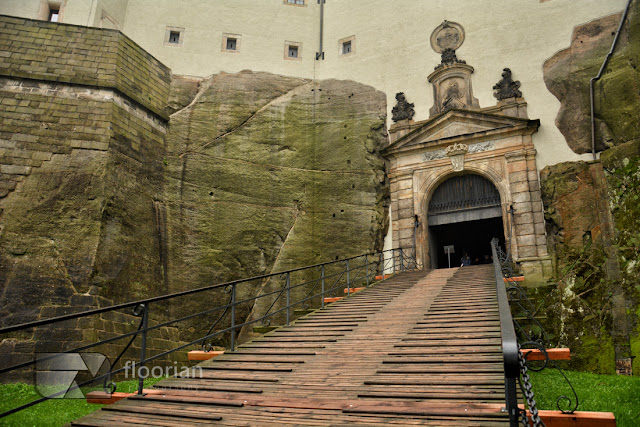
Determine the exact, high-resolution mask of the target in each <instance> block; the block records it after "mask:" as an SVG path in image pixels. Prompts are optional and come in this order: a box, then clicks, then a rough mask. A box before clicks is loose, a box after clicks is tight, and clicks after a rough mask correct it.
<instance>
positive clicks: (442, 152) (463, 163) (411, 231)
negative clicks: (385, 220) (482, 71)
mask: <svg viewBox="0 0 640 427" xmlns="http://www.w3.org/2000/svg"><path fill="white" fill-rule="evenodd" d="M464 37H465V35H464V29H463V27H462V26H461V25H460V24H458V23H455V22H448V21H445V22H443V23H442V24H441V25H440V26H438V27H437V28H436V29H435V30H434V31H433V34H432V35H431V45H432V47H433V49H434V50H435V51H436V52H437V53H440V54H441V55H442V62H441V63H440V64H439V65H437V66H436V67H435V71H433V72H432V73H431V74H430V75H429V76H428V80H429V82H430V83H431V85H432V86H433V93H434V99H435V102H434V105H433V107H432V108H431V109H430V110H429V112H430V118H429V119H427V120H423V121H419V122H414V121H413V120H411V119H410V117H412V116H413V111H412V105H411V106H408V105H407V102H406V100H405V98H404V94H398V96H397V99H398V105H397V106H396V107H395V108H394V113H395V114H394V117H393V120H394V121H395V123H394V124H393V125H392V126H391V127H390V129H389V135H390V145H389V146H388V147H387V148H385V150H384V152H383V153H384V155H385V156H386V157H387V158H389V160H390V169H389V179H390V185H391V212H392V224H393V246H394V247H403V248H414V249H415V251H416V256H417V257H418V259H420V260H422V261H423V263H424V265H426V266H429V267H431V268H438V267H442V266H446V264H444V263H443V262H438V259H439V258H440V259H442V258H443V257H442V255H441V254H443V248H444V246H448V245H450V244H451V243H453V242H456V243H457V245H454V248H455V247H456V246H457V248H458V249H457V250H458V254H457V256H456V257H455V259H456V260H459V259H460V257H461V256H462V253H461V252H463V251H465V250H466V251H469V250H470V248H473V249H474V251H475V252H476V254H475V255H476V256H482V255H484V254H486V253H488V247H487V242H488V241H490V240H491V238H492V237H500V238H501V240H502V241H503V242H504V241H505V236H506V237H507V239H506V244H507V245H510V251H511V253H512V254H513V258H514V261H515V262H517V263H519V264H520V265H521V266H522V269H523V272H524V274H525V275H526V276H527V277H528V278H529V280H530V281H532V282H536V281H537V282H543V281H545V280H547V279H549V278H551V276H552V265H551V257H550V256H549V254H548V251H547V242H546V236H545V227H544V214H543V206H542V199H541V196H540V185H539V182H538V169H537V167H536V160H535V158H536V156H535V155H536V149H535V148H534V146H533V143H532V139H531V135H532V134H533V133H534V132H536V131H537V130H538V128H539V126H540V121H539V120H529V119H528V117H527V109H526V107H527V104H526V102H525V101H524V98H522V93H521V92H520V91H519V90H518V87H519V86H520V83H519V82H516V81H513V80H512V77H511V70H510V69H508V68H505V69H504V72H503V74H502V79H501V80H500V81H499V82H498V83H497V84H496V85H495V86H494V89H495V90H496V92H495V97H496V98H497V99H498V104H497V105H496V106H492V107H487V108H480V106H479V104H478V100H477V99H476V98H475V97H474V96H473V90H472V85H471V74H472V73H473V71H474V69H473V67H472V66H470V65H468V64H466V62H465V61H463V60H459V59H458V58H457V57H456V53H455V51H456V50H457V49H458V48H459V47H460V46H461V45H462V42H463V41H464ZM409 111H410V112H409ZM479 177H482V178H484V179H478V178H479ZM483 181H484V182H483ZM455 183H457V184H458V186H459V187H461V188H460V189H459V191H456V190H455V189H454V188H453V187H452V188H448V189H447V190H448V191H447V190H445V191H443V189H444V188H446V187H447V186H449V187H451V186H452V184H453V185H455ZM483 184H484V185H483ZM479 187H484V188H481V189H480V191H478V188H479ZM439 189H440V192H439V196H440V197H439V198H438V197H437V195H438V190H439ZM496 192H497V193H496ZM494 193H495V195H493V196H492V194H494ZM492 218H496V219H499V220H500V221H497V222H496V221H493V222H490V221H489V220H491V219H492ZM488 221H489V222H488ZM488 226H489V227H490V228H493V230H492V232H493V234H491V233H489V234H487V233H481V232H480V231H481V230H482V229H486V227H488ZM491 226H493V227H491ZM445 228H446V229H445ZM473 229H476V230H477V231H476V232H475V233H474V232H473ZM479 232H480V233H479ZM442 233H444V234H442ZM474 239H476V240H478V239H480V240H481V242H476V241H474Z"/></svg>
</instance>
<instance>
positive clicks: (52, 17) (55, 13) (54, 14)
mask: <svg viewBox="0 0 640 427" xmlns="http://www.w3.org/2000/svg"><path fill="white" fill-rule="evenodd" d="M59 18H60V9H49V22H58V19H59Z"/></svg>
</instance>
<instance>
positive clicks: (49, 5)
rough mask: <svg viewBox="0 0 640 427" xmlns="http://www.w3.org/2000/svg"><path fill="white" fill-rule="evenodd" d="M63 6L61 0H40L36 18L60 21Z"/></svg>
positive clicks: (0, 0)
mask: <svg viewBox="0 0 640 427" xmlns="http://www.w3.org/2000/svg"><path fill="white" fill-rule="evenodd" d="M0 2H2V0H0ZM63 7H64V4H63V2H62V0H49V1H47V0H42V1H41V3H40V9H39V10H38V19H41V20H43V21H49V22H62V15H63V10H62V9H63Z"/></svg>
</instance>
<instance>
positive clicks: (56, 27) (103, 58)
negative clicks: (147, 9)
mask: <svg viewBox="0 0 640 427" xmlns="http://www.w3.org/2000/svg"><path fill="white" fill-rule="evenodd" d="M0 75H1V76H7V77H20V78H28V79H36V80H44V81H52V82H64V83H73V84H80V85H88V86H97V87H103V88H111V89H114V90H116V91H118V92H120V93H122V94H123V95H125V96H126V97H129V98H131V99H132V100H134V101H136V102H138V103H140V104H142V105H143V106H145V107H146V108H148V109H149V110H151V111H153V112H154V113H155V114H157V115H159V116H161V117H163V118H165V119H166V118H167V117H166V115H165V114H164V113H163V109H164V107H165V106H166V104H167V99H168V95H169V83H170V81H171V71H170V70H169V68H167V67H166V66H165V65H163V64H162V63H160V62H159V61H158V60H157V59H155V58H154V57H153V56H152V55H150V54H149V53H147V52H146V51H144V50H143V49H142V48H141V47H140V46H138V45H137V44H136V43H134V42H133V41H132V40H131V39H129V38H128V37H126V36H124V35H123V34H122V33H121V32H119V31H116V30H104V29H98V28H88V27H81V26H77V25H67V24H55V23H50V22H43V21H35V20H29V19H22V18H14V17H9V16H3V15H0Z"/></svg>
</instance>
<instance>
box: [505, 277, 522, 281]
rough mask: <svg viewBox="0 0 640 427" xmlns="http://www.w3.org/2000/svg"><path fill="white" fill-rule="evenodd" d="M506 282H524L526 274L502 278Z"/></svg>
mask: <svg viewBox="0 0 640 427" xmlns="http://www.w3.org/2000/svg"><path fill="white" fill-rule="evenodd" d="M502 280H504V281H505V282H524V276H515V277H509V278H506V277H505V278H504V279H502Z"/></svg>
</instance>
